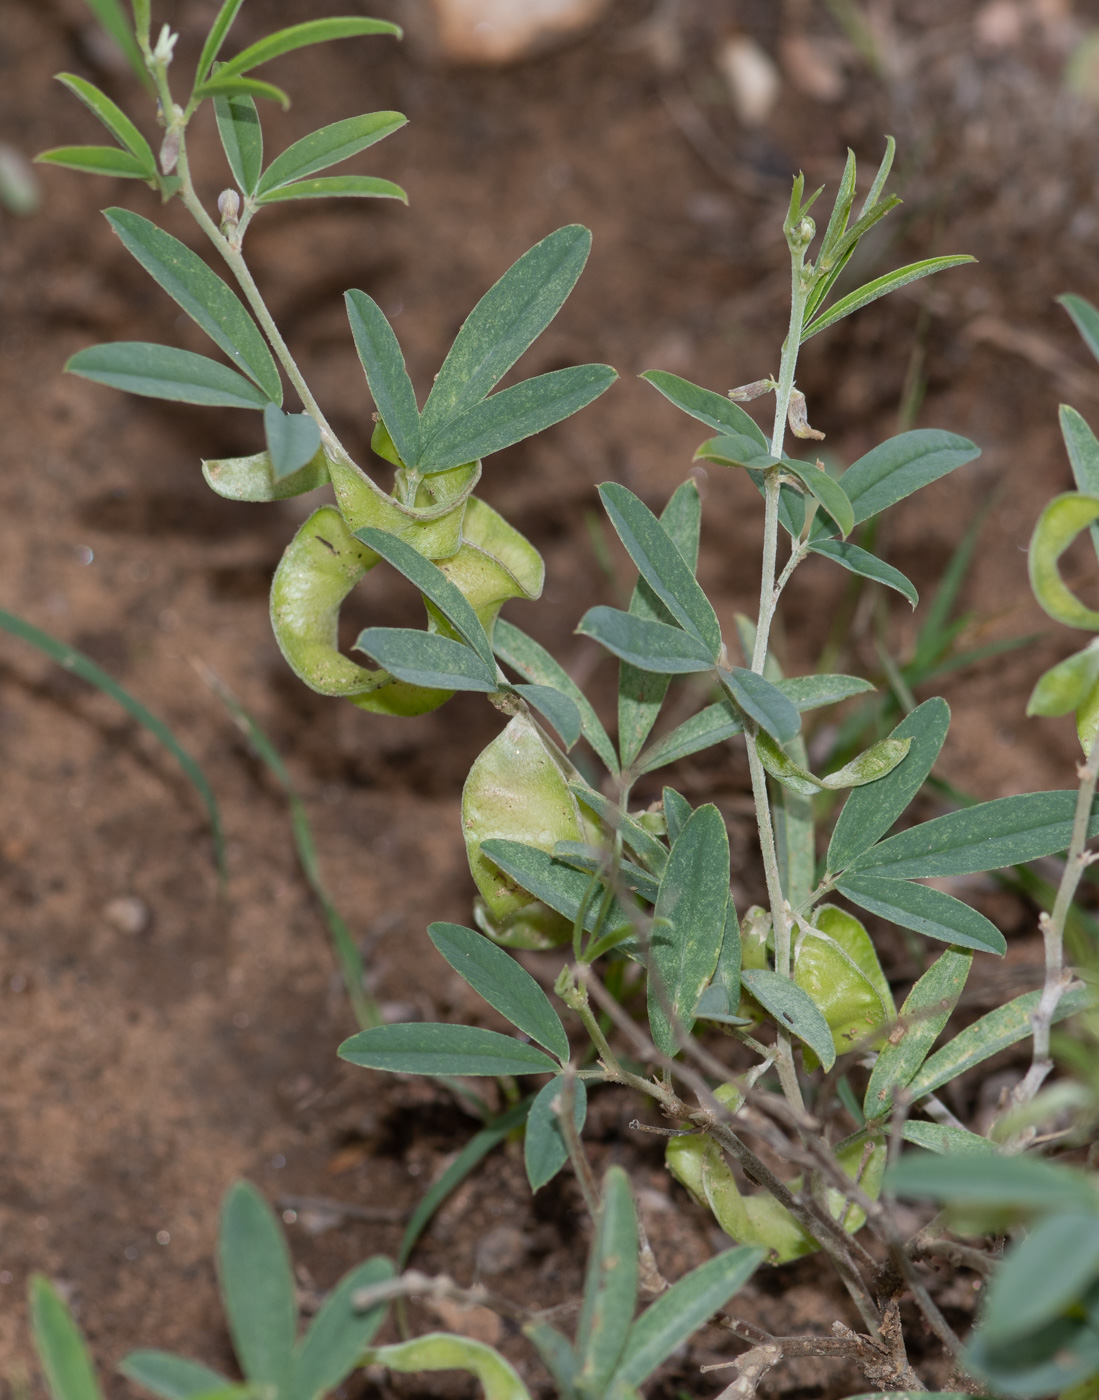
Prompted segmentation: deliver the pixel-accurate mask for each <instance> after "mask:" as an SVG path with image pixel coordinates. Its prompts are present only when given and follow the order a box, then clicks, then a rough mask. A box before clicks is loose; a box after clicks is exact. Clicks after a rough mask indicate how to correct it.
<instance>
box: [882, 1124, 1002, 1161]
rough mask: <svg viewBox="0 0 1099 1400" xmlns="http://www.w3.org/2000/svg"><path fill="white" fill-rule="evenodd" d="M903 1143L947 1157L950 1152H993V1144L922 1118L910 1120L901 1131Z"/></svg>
mask: <svg viewBox="0 0 1099 1400" xmlns="http://www.w3.org/2000/svg"><path fill="white" fill-rule="evenodd" d="M901 1136H902V1137H903V1138H904V1140H905V1142H910V1143H911V1144H912V1146H913V1147H922V1148H924V1149H926V1151H928V1152H938V1153H941V1154H942V1155H943V1156H947V1155H948V1154H949V1153H951V1152H983V1153H986V1154H987V1153H990V1152H995V1151H996V1147H995V1144H993V1143H991V1142H989V1140H988V1138H983V1137H978V1136H977V1134H976V1133H969V1132H966V1130H965V1129H964V1128H951V1127H949V1126H948V1125H947V1124H946V1123H928V1122H927V1121H926V1120H925V1119H922V1118H910V1119H909V1120H908V1122H906V1123H905V1125H904V1127H903V1128H902V1130H901Z"/></svg>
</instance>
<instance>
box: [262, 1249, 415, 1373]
mask: <svg viewBox="0 0 1099 1400" xmlns="http://www.w3.org/2000/svg"><path fill="white" fill-rule="evenodd" d="M394 1273H395V1270H394V1268H393V1264H392V1263H391V1261H390V1260H388V1259H386V1258H385V1257H384V1256H383V1255H380V1254H377V1255H375V1256H374V1258H373V1259H367V1260H366V1261H365V1262H364V1263H362V1264H360V1265H359V1266H358V1267H357V1268H354V1269H352V1270H350V1272H349V1273H346V1274H344V1276H343V1278H341V1279H340V1281H339V1283H337V1284H336V1286H335V1288H334V1289H333V1290H332V1292H331V1293H329V1295H328V1297H327V1298H326V1299H325V1300H324V1304H323V1306H322V1307H321V1310H320V1312H318V1313H317V1315H316V1317H314V1319H313V1321H312V1323H311V1324H310V1327H309V1330H308V1332H306V1334H305V1336H304V1337H303V1338H302V1340H301V1342H300V1343H299V1344H298V1347H297V1352H296V1355H295V1357H294V1385H293V1390H292V1391H291V1395H290V1396H289V1397H288V1400H319V1397H320V1396H322V1395H324V1394H326V1393H327V1392H328V1391H330V1390H335V1389H336V1387H337V1386H339V1385H341V1384H342V1383H343V1382H344V1381H345V1380H346V1379H347V1377H348V1376H349V1375H350V1374H351V1372H352V1371H353V1370H354V1369H355V1368H356V1367H357V1366H358V1365H359V1364H360V1357H361V1356H362V1354H363V1352H364V1351H365V1350H366V1348H367V1347H368V1346H369V1345H370V1343H371V1342H372V1341H373V1340H374V1337H375V1334H376V1333H377V1331H378V1329H379V1328H380V1327H381V1325H382V1323H383V1322H384V1321H385V1314H386V1305H385V1304H384V1303H379V1304H378V1305H377V1306H376V1307H373V1308H369V1309H366V1310H365V1311H360V1310H359V1309H357V1308H356V1307H355V1306H354V1303H353V1299H354V1296H355V1294H356V1293H357V1292H358V1291H359V1290H360V1289H363V1288H369V1287H370V1286H371V1285H372V1284H376V1283H384V1282H385V1281H386V1279H391V1278H393V1276H394Z"/></svg>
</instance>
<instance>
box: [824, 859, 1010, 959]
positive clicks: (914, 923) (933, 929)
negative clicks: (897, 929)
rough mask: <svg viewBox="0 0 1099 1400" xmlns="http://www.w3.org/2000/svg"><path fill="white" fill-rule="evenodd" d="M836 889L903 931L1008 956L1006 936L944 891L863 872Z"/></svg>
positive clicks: (851, 876) (841, 882) (977, 912)
mask: <svg viewBox="0 0 1099 1400" xmlns="http://www.w3.org/2000/svg"><path fill="white" fill-rule="evenodd" d="M836 888H837V889H838V890H839V891H840V893H841V894H844V895H846V896H847V898H848V899H849V900H851V902H852V903H853V904H857V905H858V906H859V908H860V909H866V910H868V911H869V912H870V913H871V914H877V915H878V917H879V918H882V919H889V920H890V922H892V923H894V924H899V925H900V926H901V928H910V929H912V930H913V931H914V932H915V933H922V934H925V935H926V936H927V937H928V938H938V939H940V940H941V941H942V942H943V943H953V944H957V945H958V946H959V947H962V948H976V949H978V950H979V951H980V952H982V953H996V954H997V955H1002V954H1003V953H1006V952H1007V943H1006V941H1005V939H1004V936H1003V934H1002V933H1001V932H1000V930H999V929H998V928H997V927H996V925H995V924H994V923H992V922H991V920H989V919H986V918H985V916H984V915H983V914H982V913H980V912H979V910H977V909H974V908H973V907H972V906H971V905H969V904H963V903H962V901H961V900H960V899H955V898H954V896H953V895H952V894H947V893H946V892H945V891H944V890H937V889H934V888H932V887H931V886H930V885H920V884H917V883H916V882H915V881H914V880H881V879H876V878H875V876H874V875H873V874H863V873H862V872H861V871H856V872H854V873H852V874H849V875H845V876H844V877H843V878H842V879H841V880H840V881H839V883H838V884H837V886H836Z"/></svg>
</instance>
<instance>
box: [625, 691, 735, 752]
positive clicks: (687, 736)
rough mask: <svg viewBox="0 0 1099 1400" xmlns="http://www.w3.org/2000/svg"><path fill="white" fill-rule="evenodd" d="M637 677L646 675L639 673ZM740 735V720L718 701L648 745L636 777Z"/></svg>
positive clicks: (729, 704) (724, 702)
mask: <svg viewBox="0 0 1099 1400" xmlns="http://www.w3.org/2000/svg"><path fill="white" fill-rule="evenodd" d="M638 674H640V675H645V674H646V673H645V672H644V671H642V672H639V673H638ZM743 732H744V721H743V720H742V719H741V717H740V714H739V713H738V711H737V710H736V708H735V707H734V706H733V704H732V702H731V701H729V700H719V701H718V702H717V704H715V705H707V706H706V708H705V709H704V710H700V711H699V712H698V714H697V715H692V716H691V718H690V719H688V720H684V722H683V723H682V724H680V725H677V726H676V727H675V729H673V730H672V731H671V732H670V733H668V734H665V735H664V736H663V737H662V738H660V739H657V740H656V741H655V742H654V743H652V744H650V745H649V747H648V748H647V749H646V750H645V751H644V752H643V753H642V754H641V757H640V758H639V759H638V760H637V763H636V767H635V771H636V773H637V774H638V776H639V777H640V775H641V774H642V773H652V772H655V770H656V769H657V768H663V767H665V766H666V765H667V764H669V763H676V762H678V760H679V759H681V758H687V757H689V756H690V755H691V754H693V753H701V752H702V750H703V749H708V748H711V747H712V746H713V745H714V744H720V743H723V742H724V741H725V740H726V739H732V738H733V737H734V736H735V735H737V734H742V733H743Z"/></svg>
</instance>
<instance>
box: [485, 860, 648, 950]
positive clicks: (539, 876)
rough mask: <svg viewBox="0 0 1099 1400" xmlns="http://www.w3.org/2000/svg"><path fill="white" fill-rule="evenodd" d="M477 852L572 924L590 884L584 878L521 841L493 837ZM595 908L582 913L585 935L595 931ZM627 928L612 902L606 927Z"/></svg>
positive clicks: (621, 912)
mask: <svg viewBox="0 0 1099 1400" xmlns="http://www.w3.org/2000/svg"><path fill="white" fill-rule="evenodd" d="M481 852H482V854H483V855H486V856H487V857H488V858H489V860H491V861H492V862H493V863H494V864H495V865H498V866H499V867H500V869H501V870H502V871H503V872H504V874H505V875H510V876H511V878H512V879H513V880H515V881H516V882H517V883H518V884H519V885H521V886H522V888H523V889H525V890H526V891H528V893H530V894H532V895H533V896H534V898H535V899H540V900H541V901H542V903H543V904H548V905H549V907H550V908H551V909H555V910H556V911H557V913H558V914H563V915H564V916H565V918H566V919H571V920H573V921H575V920H576V917H577V915H578V914H579V913H580V908H581V906H582V904H583V903H584V897H585V895H586V894H587V893H588V887H589V885H590V883H591V881H590V879H589V878H588V876H587V875H585V874H583V873H582V872H581V871H579V870H576V869H574V868H573V867H572V866H571V865H567V864H566V863H565V862H564V861H560V860H556V859H554V857H553V856H552V855H550V853H549V852H548V851H542V850H539V848H538V847H537V846H527V845H525V844H524V843H523V842H522V841H505V840H502V839H500V838H498V837H494V838H491V839H490V840H488V841H483V842H482V843H481ZM598 905H599V901H598V900H596V901H595V903H594V904H592V903H590V902H589V904H588V907H587V910H586V912H585V916H584V928H585V929H586V930H587V931H588V932H589V933H591V932H593V931H594V929H595V921H596V919H597V917H598V913H599V909H598ZM629 925H630V919H629V915H628V914H627V913H626V911H625V910H624V909H623V908H622V906H621V905H620V904H619V903H618V901H617V900H616V901H615V902H614V903H613V904H612V905H611V909H610V913H609V915H608V917H607V924H606V927H607V928H609V929H617V928H621V927H623V926H627V927H628V926H629Z"/></svg>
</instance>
